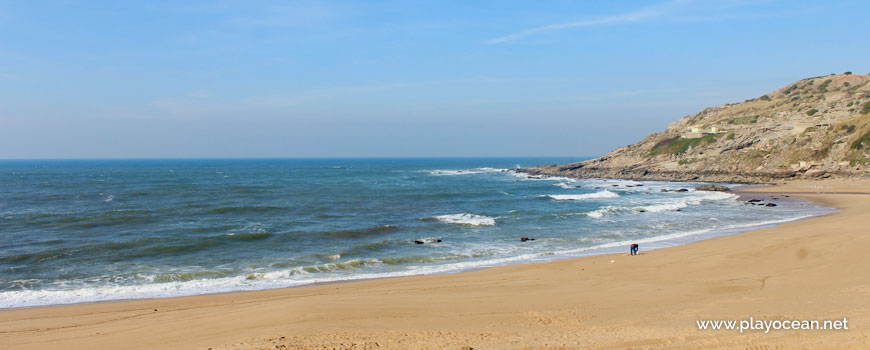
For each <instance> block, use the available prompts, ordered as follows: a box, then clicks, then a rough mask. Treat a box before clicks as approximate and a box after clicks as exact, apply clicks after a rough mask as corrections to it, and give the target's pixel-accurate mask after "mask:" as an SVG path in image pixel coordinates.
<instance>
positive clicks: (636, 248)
mask: <svg viewBox="0 0 870 350" xmlns="http://www.w3.org/2000/svg"><path fill="white" fill-rule="evenodd" d="M639 249H640V247H638V245H637V243H634V244H632V245H631V255H637V251H638V250H639Z"/></svg>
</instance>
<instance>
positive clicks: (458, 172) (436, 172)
mask: <svg viewBox="0 0 870 350" xmlns="http://www.w3.org/2000/svg"><path fill="white" fill-rule="evenodd" d="M480 173H483V171H479V170H431V171H429V175H435V176H454V175H471V174H480Z"/></svg>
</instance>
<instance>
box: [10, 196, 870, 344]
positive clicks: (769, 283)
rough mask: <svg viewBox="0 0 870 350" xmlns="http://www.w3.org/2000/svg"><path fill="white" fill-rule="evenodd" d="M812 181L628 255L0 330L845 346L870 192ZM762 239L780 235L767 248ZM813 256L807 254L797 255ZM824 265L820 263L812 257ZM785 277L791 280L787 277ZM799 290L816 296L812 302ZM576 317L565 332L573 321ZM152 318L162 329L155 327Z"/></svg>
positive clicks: (273, 339)
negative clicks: (814, 329) (746, 219)
mask: <svg viewBox="0 0 870 350" xmlns="http://www.w3.org/2000/svg"><path fill="white" fill-rule="evenodd" d="M811 184H812V185H818V186H829V187H830V188H818V189H831V190H835V191H826V192H840V194H830V193H816V189H814V188H810V189H807V188H801V185H800V184H795V183H790V184H786V185H779V186H773V187H761V188H753V189H750V190H749V191H746V192H749V193H789V192H791V193H795V194H799V195H800V197H803V198H806V199H807V200H811V201H814V202H818V203H822V204H824V205H825V206H829V207H834V208H837V209H838V210H839V211H838V212H835V213H832V214H828V215H819V216H813V217H811V218H809V219H806V220H799V221H792V222H788V223H784V224H779V225H777V226H776V227H773V228H761V229H753V230H749V231H745V232H742V233H741V234H733V235H725V236H718V237H714V238H709V239H705V240H702V241H696V242H691V243H687V244H682V245H679V246H673V247H664V248H660V249H656V250H647V251H642V255H641V256H639V257H636V258H635V257H628V256H627V254H626V253H624V252H623V253H613V254H602V255H592V256H586V257H578V258H568V259H560V260H553V261H547V262H532V263H524V264H515V265H506V266H497V267H489V268H482V269H475V270H472V271H465V272H461V273H449V274H435V275H422V276H407V277H399V278H379V279H374V280H362V281H349V282H339V283H326V284H318V285H306V286H299V287H291V288H280V289H271V290H259V291H242V292H230V293H219V294H209V295H197V296H184V297H174V298H160V299H135V300H126V301H111V302H97V303H87V304H74V305H55V306H39V307H27V308H16V309H3V310H0V329H2V330H3V331H2V332H0V342H2V343H4V344H10V346H11V348H16V349H17V348H21V349H28V348H45V347H49V348H50V347H52V346H53V345H56V346H58V347H61V348H73V349H76V348H106V347H111V346H110V345H111V344H116V342H118V341H123V342H125V343H126V345H124V346H125V347H129V348H154V347H160V348H180V349H183V348H196V347H202V348H207V347H216V348H251V347H258V346H260V347H265V346H266V345H269V347H272V346H271V345H272V344H273V343H274V344H277V343H280V342H282V341H283V343H282V344H280V345H288V344H289V345H292V346H298V347H297V348H320V347H317V346H319V345H324V344H326V345H329V344H333V345H336V344H339V343H340V344H357V345H358V347H359V348H365V347H366V346H368V347H370V348H415V347H419V348H443V347H447V348H454V346H455V348H459V346H461V345H462V344H466V345H468V346H473V347H474V348H479V347H483V348H491V347H500V348H504V347H514V348H537V347H544V344H557V345H558V344H561V345H560V346H567V347H571V346H581V347H584V348H585V347H591V346H584V344H587V345H588V344H596V346H595V347H599V348H622V347H626V346H629V345H630V344H635V345H634V346H644V345H647V346H652V345H653V344H671V345H677V344H678V343H681V344H683V345H685V346H686V348H693V347H694V348H697V347H698V346H701V347H708V346H709V347H712V346H710V345H713V344H714V343H710V342H719V343H715V344H724V345H725V346H726V347H730V346H737V345H741V344H744V343H746V344H749V343H751V344H756V343H759V342H761V343H763V342H764V341H772V342H771V343H770V344H804V343H806V341H807V339H808V338H807V337H810V339H813V340H814V341H813V342H810V343H806V344H809V345H812V344H816V342H815V340H816V338H818V339H820V340H825V339H827V340H831V339H834V340H837V342H835V343H825V344H827V346H823V345H824V344H822V343H818V344H817V346H816V347H817V348H830V347H831V346H832V344H837V347H838V348H849V346H848V344H849V343H848V342H846V343H843V342H840V340H843V339H845V340H847V341H850V342H853V343H854V344H858V346H855V348H860V345H861V344H864V343H863V342H861V341H863V340H862V339H866V338H867V337H868V333H867V332H866V331H862V330H861V329H862V327H861V325H866V324H868V320H867V318H868V316H870V305H868V304H867V303H866V302H863V300H865V299H866V298H861V297H859V296H860V295H865V294H870V291H868V290H867V288H864V287H863V286H866V285H870V283H868V282H870V281H868V279H870V278H868V277H864V276H860V275H865V274H861V273H859V274H858V275H859V276H857V277H856V276H855V274H851V273H849V271H841V270H843V269H841V268H837V266H856V267H858V268H859V271H863V270H861V268H862V267H866V266H868V265H870V264H868V262H867V259H866V258H863V257H862V254H861V249H860V246H862V245H863V243H866V242H868V241H870V238H864V237H862V236H861V235H860V234H859V233H860V232H858V231H860V229H861V228H863V227H862V226H861V224H862V223H863V222H866V221H864V220H866V217H867V214H864V213H865V212H867V210H866V209H868V208H870V205H868V203H867V202H868V199H867V198H864V195H866V194H868V192H867V191H868V190H870V185H868V184H866V183H860V184H853V185H849V184H842V183H837V182H834V181H829V182H818V181H816V182H811ZM787 190H788V191H787ZM818 192H821V191H818ZM842 192H853V193H855V194H842ZM832 225H835V226H836V225H839V226H838V227H837V229H838V230H839V231H837V230H831V231H830V233H834V234H833V235H820V234H819V230H820V228H824V227H828V226H831V227H833V226H832ZM829 230H830V227H829ZM795 232H797V233H795ZM845 238H848V239H845ZM810 242H812V244H805V243H810ZM796 245H797V246H796ZM771 247H773V248H774V249H767V248H771ZM795 248H797V249H795ZM825 248H827V249H828V250H824V249H825ZM816 250H819V252H815V251H816ZM840 250H847V251H848V252H842V251H840ZM845 253H854V254H845ZM795 256H796V257H797V260H795ZM772 257H774V258H780V259H773V260H771V258H772ZM844 259H845V261H840V263H843V264H839V263H838V264H834V266H831V260H844ZM608 260H618V261H617V262H616V263H613V262H609V261H608ZM808 260H812V261H813V264H810V265H806V264H805V263H804V262H806V261H808ZM816 260H818V261H816ZM684 261H692V262H694V263H693V264H686V263H682V262H684ZM786 261H787V262H788V264H786ZM795 261H796V262H795ZM817 263H818V264H817ZM794 264H798V265H800V266H793V265H794ZM696 265H697V266H696ZM805 265H806V266H805ZM822 267H824V268H822ZM820 269H821V270H824V271H821V272H824V273H819V272H820V271H817V270H820ZM837 271H839V272H837ZM774 272H775V273H774ZM795 273H797V276H798V277H799V278H796V277H795V276H794V275H795ZM747 274H748V275H747ZM615 276H619V277H615ZM765 276H766V277H765ZM801 276H803V277H801ZM759 280H760V284H761V289H760V290H759V289H758V283H759ZM826 281H827V282H826ZM831 281H834V282H836V283H834V285H835V286H839V288H840V289H841V291H852V292H855V293H857V294H858V295H856V296H853V297H850V298H843V297H839V298H836V299H830V298H826V297H824V296H825V295H828V296H830V295H831V294H826V293H824V292H832V291H833V292H837V290H825V289H826V288H825V287H830V286H831ZM788 286H790V287H795V288H783V287H788ZM771 289H774V290H773V291H772V292H771ZM820 289H821V290H820ZM827 289H831V288H827ZM650 290H652V291H654V293H649V291H650ZM637 291H644V292H643V293H638V292H637ZM348 292H350V293H348ZM766 293H772V294H771V295H766V296H765V294H766ZM834 295H838V294H837V293H834ZM852 295H854V293H853V294H852ZM711 298H713V299H711ZM807 300H814V301H815V303H811V304H806V301H807ZM708 304H709V305H708ZM808 305H810V306H808ZM813 305H814V306H813ZM820 305H821V306H822V308H819V306H820ZM152 309H153V310H159V311H151V310H152ZM762 309H765V310H762ZM686 310H694V312H689V313H686ZM741 310H742V311H743V312H742V313H740V312H737V311H741ZM749 310H755V311H753V312H754V313H752V312H749ZM788 310H791V311H788ZM847 310H851V311H848V314H847V315H845V316H848V317H849V318H850V321H852V322H851V323H850V324H852V325H854V328H855V329H857V330H856V331H852V332H846V333H836V332H834V333H805V334H803V335H802V333H799V332H797V333H796V332H785V333H780V334H777V335H775V336H766V337H765V335H764V334H761V335H759V334H749V335H740V334H736V333H733V334H732V333H728V332H726V331H717V332H713V331H709V332H706V333H700V331H698V330H697V329H692V327H691V326H692V324H691V318H692V317H697V316H702V315H707V316H709V318H716V317H719V318H728V317H727V316H729V315H730V316H747V317H748V316H756V318H758V317H759V316H762V317H763V316H765V315H773V316H775V317H776V316H783V315H785V316H800V315H805V316H812V315H816V316H819V317H820V316H831V317H833V316H836V315H833V314H831V312H839V313H845V312H847ZM735 312H737V313H735ZM826 314H827V315H826ZM227 316H232V317H227ZM841 316H842V315H841ZM191 319H194V320H197V322H196V323H194V324H191V323H190V320H191ZM182 325H187V326H188V327H185V326H182ZM554 325H556V326H558V327H554ZM182 328H183V329H182ZM569 330H570V332H567V333H570V336H569V335H566V331H569ZM155 331H159V332H163V333H165V334H166V335H167V336H165V337H159V339H158V337H153V336H152V335H153V334H154V333H153V332H155ZM400 333H401V334H404V335H401V334H400ZM280 337H284V338H283V339H282V338H280ZM131 341H132V343H130V342H131ZM589 341H591V343H588V342H589ZM409 342H410V343H409ZM367 344H368V345H367ZM372 344H378V345H377V347H375V346H374V345H372ZM806 344H805V347H806ZM843 344H845V346H841V345H843ZM303 345H304V346H303ZM416 345H420V346H416ZM275 346H278V345H275ZM305 346H307V347H305ZM548 346H549V345H548Z"/></svg>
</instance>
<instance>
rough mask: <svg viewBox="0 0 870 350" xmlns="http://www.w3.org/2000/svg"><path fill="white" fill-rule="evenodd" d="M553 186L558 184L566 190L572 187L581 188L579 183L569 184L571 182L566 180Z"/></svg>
mask: <svg viewBox="0 0 870 350" xmlns="http://www.w3.org/2000/svg"><path fill="white" fill-rule="evenodd" d="M553 186H558V187H561V188H564V189H566V190H570V189H572V188H580V186H578V185H569V184H567V183H564V182H559V183H554V184H553Z"/></svg>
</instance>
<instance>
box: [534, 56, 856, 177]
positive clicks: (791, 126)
mask: <svg viewBox="0 0 870 350" xmlns="http://www.w3.org/2000/svg"><path fill="white" fill-rule="evenodd" d="M868 83H870V75H856V74H851V73H849V72H847V73H844V74H831V75H827V76H821V77H814V78H808V79H803V80H800V81H797V82H795V83H793V84H789V85H788V86H786V87H783V88H781V89H778V90H776V91H773V92H771V93H768V94H766V95H763V96H760V97H758V98H754V99H751V100H747V101H744V102H742V103H729V104H726V105H722V106H718V107H711V108H707V109H704V110H703V111H701V112H700V113H697V114H693V115H689V116H685V117H683V118H682V119H680V120H677V121H675V122H673V123H671V124H670V125H668V127H667V129H665V130H664V131H661V132H656V133H653V134H650V135H649V136H647V137H646V138H645V139H643V140H642V141H640V142H638V143H635V144H632V145H628V146H624V147H621V148H619V149H616V150H613V151H611V152H610V153H607V154H606V155H604V156H602V157H599V158H595V159H590V160H587V161H583V162H579V163H573V164H564V165H542V166H536V167H530V168H523V169H519V170H520V171H523V172H526V173H530V174H539V175H557V176H569V177H575V178H616V179H633V180H666V181H705V182H731V183H770V182H783V181H788V180H795V179H814V178H832V177H833V178H855V177H865V178H866V177H870V171H868V169H870V164H868V161H870V84H868Z"/></svg>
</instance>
